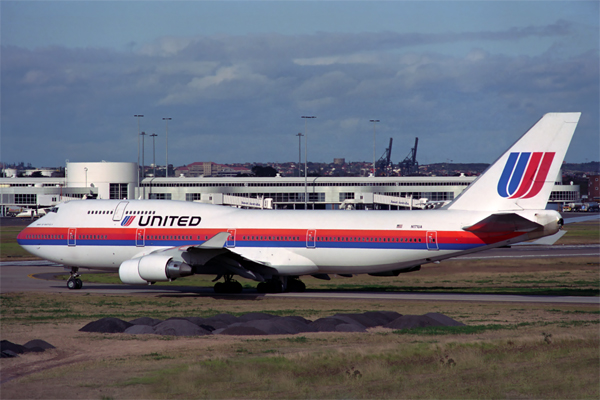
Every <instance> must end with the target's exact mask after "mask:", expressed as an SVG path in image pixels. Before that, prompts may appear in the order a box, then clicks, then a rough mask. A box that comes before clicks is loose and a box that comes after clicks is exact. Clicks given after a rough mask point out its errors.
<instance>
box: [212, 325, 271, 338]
mask: <svg viewBox="0 0 600 400" xmlns="http://www.w3.org/2000/svg"><path fill="white" fill-rule="evenodd" d="M219 334H220V335H233V336H250V335H267V332H265V331H262V330H260V329H258V328H254V327H252V326H241V325H238V326H232V327H231V328H225V329H220V332H219Z"/></svg>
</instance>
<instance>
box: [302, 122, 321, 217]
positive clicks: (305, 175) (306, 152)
mask: <svg viewBox="0 0 600 400" xmlns="http://www.w3.org/2000/svg"><path fill="white" fill-rule="evenodd" d="M300 118H304V209H305V210H308V175H307V174H308V162H307V159H308V158H307V154H308V136H307V131H306V120H307V119H313V118H317V117H315V116H314V115H303V116H302V117H300Z"/></svg>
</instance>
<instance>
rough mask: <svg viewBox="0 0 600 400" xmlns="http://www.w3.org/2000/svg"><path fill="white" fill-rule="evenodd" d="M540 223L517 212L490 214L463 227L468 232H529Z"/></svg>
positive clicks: (538, 226) (539, 226)
mask: <svg viewBox="0 0 600 400" xmlns="http://www.w3.org/2000/svg"><path fill="white" fill-rule="evenodd" d="M541 227H542V225H540V224H538V223H536V222H533V221H530V220H528V219H527V218H523V217H521V216H520V215H518V214H514V213H508V214H492V215H490V216H489V217H487V218H484V219H482V220H481V221H479V222H477V223H476V224H474V225H471V226H465V227H463V230H465V231H469V232H481V233H484V232H530V231H533V230H535V229H538V228H541Z"/></svg>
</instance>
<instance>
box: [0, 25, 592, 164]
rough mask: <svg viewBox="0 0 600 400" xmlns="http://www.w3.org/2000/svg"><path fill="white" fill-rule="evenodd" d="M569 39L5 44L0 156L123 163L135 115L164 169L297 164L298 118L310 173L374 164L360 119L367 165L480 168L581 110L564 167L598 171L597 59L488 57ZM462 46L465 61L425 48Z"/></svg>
mask: <svg viewBox="0 0 600 400" xmlns="http://www.w3.org/2000/svg"><path fill="white" fill-rule="evenodd" d="M572 30H573V26H572V25H571V24H569V23H567V22H564V21H558V22H556V23H555V24H551V25H548V26H541V27H518V28H513V29H508V30H505V31H501V32H463V33H460V32H458V33H448V34H422V33H413V34H400V33H395V32H381V33H369V32H365V33H358V34H344V33H324V32H321V33H316V34H314V35H281V34H261V35H246V36H227V35H218V36H205V37H188V38H177V37H164V38H160V39H158V40H156V41H155V42H153V43H150V44H147V45H144V46H141V48H140V50H139V51H137V52H131V51H127V52H119V51H115V50H111V49H99V48H86V49H82V48H79V49H68V48H64V47H48V48H41V49H35V50H26V49H22V48H18V47H11V46H3V47H2V82H1V85H2V86H1V90H2V110H1V113H2V114H1V117H2V140H3V149H5V150H4V154H3V155H2V156H3V160H6V161H29V162H35V163H37V161H36V160H41V161H40V162H41V163H43V164H45V165H52V164H55V165H58V164H61V163H62V162H63V160H64V159H65V158H69V159H71V160H75V158H77V157H79V160H80V161H96V160H98V159H108V160H113V161H134V160H135V159H136V154H137V147H136V146H137V137H136V135H137V121H136V120H134V118H133V115H134V114H138V113H142V114H144V115H145V117H144V118H143V119H142V120H141V122H140V123H141V126H142V130H147V131H149V132H157V133H159V134H161V132H163V131H164V122H163V121H162V119H161V118H162V117H165V116H170V117H173V121H171V123H170V125H169V128H170V139H169V140H170V143H171V135H172V136H173V139H172V140H173V143H172V145H170V146H169V149H170V151H172V152H173V154H172V155H171V156H170V157H169V159H170V160H171V157H173V160H177V161H175V162H176V163H179V164H186V163H189V162H193V161H201V160H212V161H216V162H236V161H262V160H274V159H275V157H274V156H273V155H274V154H276V155H277V157H276V158H277V160H279V161H285V160H294V159H295V157H296V156H297V149H296V148H295V146H297V138H295V136H294V135H295V134H296V133H298V132H299V131H302V130H303V129H304V124H303V122H304V121H302V120H301V119H300V116H301V115H305V114H307V113H308V114H310V115H316V116H317V117H318V118H317V119H316V120H314V121H310V129H311V132H313V134H312V135H311V137H314V138H318V139H312V141H311V145H312V146H314V147H313V148H312V149H311V152H310V154H311V156H312V157H314V158H313V160H315V161H330V160H331V159H333V157H345V158H346V159H347V160H349V161H350V160H370V159H371V158H372V147H371V146H372V142H371V141H369V140H368V139H365V138H366V137H367V136H369V132H371V130H372V127H371V126H370V124H369V122H368V120H369V119H372V118H378V119H381V121H382V122H381V123H380V124H378V127H377V132H378V137H380V138H385V140H383V139H381V140H379V141H378V143H380V144H381V149H378V150H377V153H382V152H383V149H384V144H383V143H384V142H386V141H387V138H389V137H394V138H395V140H396V141H395V142H394V147H395V150H396V151H397V153H396V154H401V155H404V153H406V152H408V150H409V149H410V147H412V142H413V141H414V137H415V136H419V137H420V138H421V139H420V142H419V143H420V144H419V146H420V148H421V149H422V152H421V153H420V156H421V157H422V158H421V159H420V160H419V161H420V162H422V163H423V162H435V161H439V160H445V159H446V158H451V159H454V160H459V159H460V160H463V161H465V162H469V161H472V162H481V161H491V160H492V159H494V158H495V157H496V156H498V153H497V151H499V149H500V148H503V147H506V146H508V145H509V144H510V143H511V142H512V141H514V140H515V139H516V138H517V137H518V135H519V134H521V133H523V132H524V130H525V129H526V128H527V127H529V126H531V125H533V123H535V121H536V120H537V119H539V118H540V117H541V116H542V115H543V114H544V113H546V112H551V111H583V112H584V115H586V114H587V115H589V118H588V117H586V118H582V121H581V123H580V127H579V128H578V131H577V133H576V138H575V139H574V141H573V146H572V147H573V151H572V152H570V153H569V154H574V155H576V156H577V157H579V160H583V159H585V158H589V159H598V154H597V149H598V119H599V118H598V108H599V104H598V97H599V96H598V88H599V86H600V85H599V78H598V76H599V75H600V74H599V63H598V49H597V48H594V49H590V50H589V51H587V52H584V53H582V54H578V55H576V56H567V55H564V54H562V53H561V52H556V51H552V48H553V46H555V45H554V44H553V45H551V47H550V48H549V49H548V51H547V52H545V53H542V54H541V55H535V56H533V55H530V56H527V55H507V54H501V53H499V52H494V51H493V50H490V48H488V47H486V43H489V42H511V41H518V40H523V39H527V40H533V39H536V38H541V37H544V38H547V37H550V38H555V39H557V40H561V41H562V42H561V44H560V45H557V46H559V47H560V46H564V45H565V44H568V43H569V37H570V33H571V32H572ZM471 41H473V42H475V41H476V42H477V43H476V44H474V45H473V46H472V48H471V50H470V51H468V52H466V53H464V54H463V53H460V52H457V53H451V52H444V53H443V54H442V53H441V52H436V51H433V50H432V49H430V48H429V47H427V46H428V45H430V44H446V45H448V46H449V45H450V44H452V43H465V42H471ZM557 54H558V55H557ZM25 136H26V137H28V138H30V140H29V141H28V145H27V146H23V145H22V138H23V137H25ZM99 137H102V139H101V140H100V139H98V138H99ZM483 138H487V139H483ZM157 140H158V141H157V144H158V143H163V141H162V138H161V137H159V138H157ZM465 143H473V145H472V146H470V145H469V146H465ZM490 143H493V144H490ZM161 146H162V144H161ZM7 148H9V149H11V152H10V154H7V153H6V149H7ZM69 149H70V150H69ZM473 149H476V150H477V151H473ZM13 150H14V151H13ZM70 151H71V152H73V153H74V154H72V153H69V152H70ZM157 153H158V154H162V151H161V152H159V151H158V148H157ZM7 156H8V159H7ZM11 158H12V159H11ZM157 162H159V163H160V162H163V161H160V159H158V160H157Z"/></svg>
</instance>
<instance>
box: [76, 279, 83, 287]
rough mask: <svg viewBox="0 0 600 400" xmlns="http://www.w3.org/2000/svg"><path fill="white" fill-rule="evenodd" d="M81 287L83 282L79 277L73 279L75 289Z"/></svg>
mask: <svg viewBox="0 0 600 400" xmlns="http://www.w3.org/2000/svg"><path fill="white" fill-rule="evenodd" d="M82 287H83V282H82V281H81V279H79V278H77V279H75V289H81V288H82Z"/></svg>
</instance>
